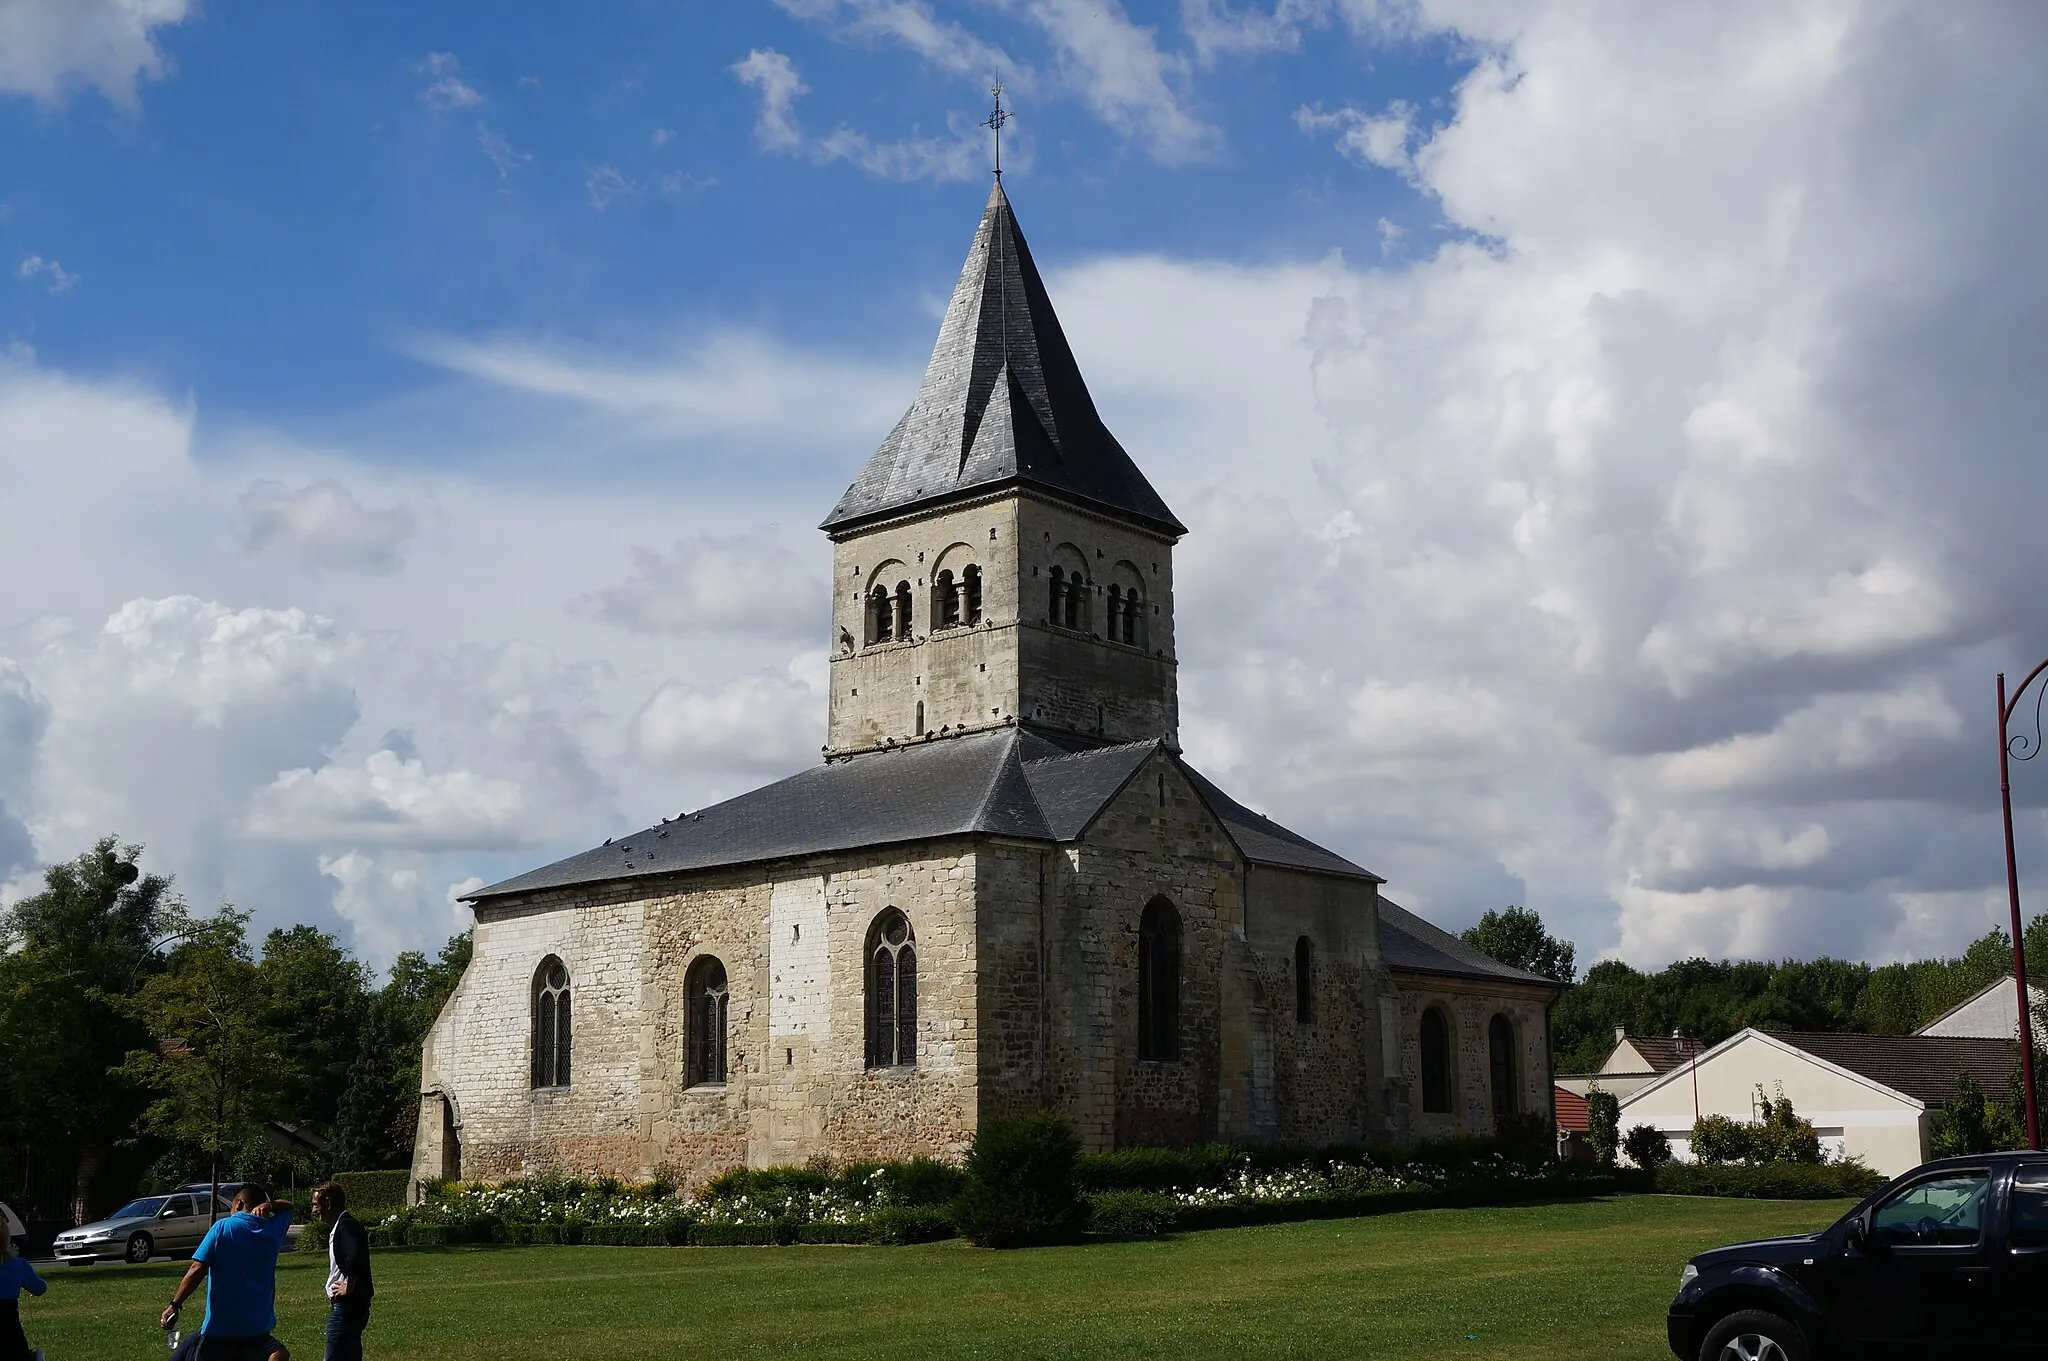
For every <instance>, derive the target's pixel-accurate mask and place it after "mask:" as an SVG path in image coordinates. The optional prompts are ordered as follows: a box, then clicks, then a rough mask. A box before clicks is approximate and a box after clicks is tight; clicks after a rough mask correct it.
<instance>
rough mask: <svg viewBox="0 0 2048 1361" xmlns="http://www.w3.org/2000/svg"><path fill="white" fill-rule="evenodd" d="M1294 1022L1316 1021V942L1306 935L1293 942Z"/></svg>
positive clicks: (1299, 1023)
mask: <svg viewBox="0 0 2048 1361" xmlns="http://www.w3.org/2000/svg"><path fill="white" fill-rule="evenodd" d="M1294 1022H1295V1024H1296V1025H1314V1024H1315V1023H1316V943H1315V942H1314V941H1312V940H1310V939H1309V938H1308V937H1307V936H1303V937H1302V938H1301V939H1299V940H1297V941H1295V942H1294Z"/></svg>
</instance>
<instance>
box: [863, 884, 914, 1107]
mask: <svg viewBox="0 0 2048 1361" xmlns="http://www.w3.org/2000/svg"><path fill="white" fill-rule="evenodd" d="M867 954H868V969H867V974H868V1007H867V1011H868V1067H870V1068H907V1067H910V1066H911V1065H913V1064H915V1063H916V1062H917V941H916V938H915V937H914V936H912V934H911V931H910V921H909V919H908V918H906V917H905V916H904V915H903V914H902V913H901V912H899V911H897V910H896V909H895V908H893V907H892V908H890V909H889V910H888V911H886V912H884V913H883V914H882V915H881V916H879V917H877V918H876V919H875V924H874V926H873V927H872V928H870V929H869V931H868V951H867Z"/></svg>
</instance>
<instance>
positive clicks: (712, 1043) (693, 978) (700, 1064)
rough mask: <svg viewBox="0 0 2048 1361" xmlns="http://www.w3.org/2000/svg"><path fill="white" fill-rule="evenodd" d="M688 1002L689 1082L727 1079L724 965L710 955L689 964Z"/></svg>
mask: <svg viewBox="0 0 2048 1361" xmlns="http://www.w3.org/2000/svg"><path fill="white" fill-rule="evenodd" d="M683 995H684V996H685V997H686V998H687V999H688V1002H689V1014H688V1017H687V1019H686V1021H685V1023H684V1024H685V1026H686V1028H687V1031H688V1035H687V1042H688V1045H689V1053H690V1057H689V1073H688V1075H687V1076H688V1080H689V1084H690V1085H691V1086H692V1087H694V1086H696V1085H697V1084H698V1083H700V1082H723V1081H725V1033H726V1005H725V965H724V964H723V963H721V962H720V961H718V960H717V959H715V958H713V957H712V956H710V955H705V956H703V957H702V958H700V959H699V960H698V961H697V962H696V963H695V964H692V965H691V966H690V972H689V974H688V976H687V978H686V979H685V981H684V984H683Z"/></svg>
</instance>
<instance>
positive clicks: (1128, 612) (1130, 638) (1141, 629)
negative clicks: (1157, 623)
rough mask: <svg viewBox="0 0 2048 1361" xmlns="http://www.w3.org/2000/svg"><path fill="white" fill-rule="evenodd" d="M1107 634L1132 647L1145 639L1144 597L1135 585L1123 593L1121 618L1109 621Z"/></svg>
mask: <svg viewBox="0 0 2048 1361" xmlns="http://www.w3.org/2000/svg"><path fill="white" fill-rule="evenodd" d="M1119 623H1121V624H1122V628H1121V629H1119V628H1118V624H1119ZM1109 636H1110V637H1112V638H1115V639H1117V640H1118V641H1120V642H1125V643H1129V644H1131V645H1132V646H1133V647H1136V646H1138V645H1139V644H1140V643H1142V642H1144V641H1145V597H1144V596H1143V595H1140V594H1139V593H1138V588H1137V587H1135V586H1133V587H1131V589H1130V590H1129V591H1128V592H1127V593H1126V594H1125V595H1124V612H1123V619H1122V620H1121V621H1118V620H1116V619H1112V620H1111V621H1110V626H1109Z"/></svg>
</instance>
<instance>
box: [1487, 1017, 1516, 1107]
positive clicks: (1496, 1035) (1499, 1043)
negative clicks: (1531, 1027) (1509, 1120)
mask: <svg viewBox="0 0 2048 1361" xmlns="http://www.w3.org/2000/svg"><path fill="white" fill-rule="evenodd" d="M1486 1056H1487V1062H1488V1064H1489V1066H1490V1067H1491V1069H1492V1078H1493V1113H1494V1115H1495V1116H1496V1117H1498V1116H1502V1115H1513V1114H1514V1113H1515V1025H1514V1022H1512V1021H1510V1020H1509V1019H1508V1018H1507V1017H1505V1016H1501V1015H1498V1014H1496V1015H1495V1016H1494V1018H1493V1021H1492V1022H1491V1023H1490V1024H1489V1025H1488V1026H1487V1027H1486Z"/></svg>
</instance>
